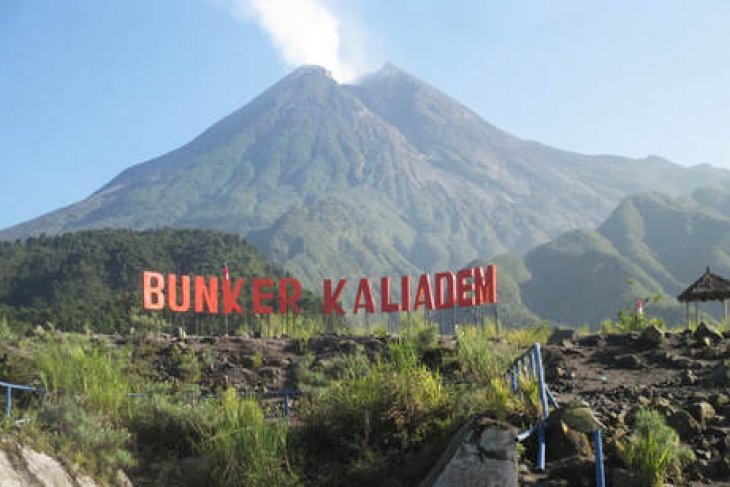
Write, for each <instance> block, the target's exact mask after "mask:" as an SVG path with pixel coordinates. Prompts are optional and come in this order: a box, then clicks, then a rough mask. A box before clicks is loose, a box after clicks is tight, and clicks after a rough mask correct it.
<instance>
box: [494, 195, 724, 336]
mask: <svg viewBox="0 0 730 487" xmlns="http://www.w3.org/2000/svg"><path fill="white" fill-rule="evenodd" d="M728 201H730V190H729V188H728V186H727V185H716V186H711V187H706V188H700V189H698V190H697V191H695V192H694V194H693V196H692V197H691V198H689V197H688V198H671V197H669V196H666V195H662V194H658V193H647V194H640V195H635V196H631V197H628V198H625V199H624V200H623V201H622V202H621V203H620V204H619V206H618V207H617V208H616V210H614V212H613V213H612V214H611V216H610V217H609V218H608V219H607V220H606V221H605V222H604V223H603V224H602V225H601V226H599V227H598V228H597V229H595V230H590V229H583V230H574V231H571V232H568V233H565V234H563V235H561V236H560V237H558V238H556V239H554V240H552V241H551V242H548V243H546V244H544V245H540V246H538V247H536V248H535V249H533V250H532V251H530V252H529V253H528V254H527V255H526V256H525V257H524V259H523V258H520V257H518V256H515V255H503V256H500V257H498V258H496V259H493V262H496V263H497V265H498V267H499V268H500V273H499V275H500V299H501V300H502V305H501V306H502V307H503V311H504V313H503V315H504V316H505V317H509V318H512V319H513V323H514V322H521V321H529V320H530V319H534V318H535V317H536V316H539V317H540V318H542V319H548V320H551V321H555V322H561V323H568V324H573V325H581V324H584V323H589V324H592V325H597V324H598V323H599V322H600V321H602V320H604V319H613V318H616V313H617V311H618V310H619V309H621V308H624V309H627V310H630V309H633V305H634V302H635V300H636V299H637V298H642V299H644V300H647V298H649V297H658V296H661V297H662V299H661V300H660V301H659V302H655V300H653V299H652V300H651V301H652V303H650V305H649V308H648V309H647V311H648V312H650V313H652V314H655V315H658V316H662V317H664V318H666V319H669V320H670V321H673V322H681V321H682V320H683V319H684V307H683V306H682V305H680V304H679V303H678V302H677V301H676V299H675V298H676V296H677V295H678V294H679V292H680V291H682V290H683V289H684V288H685V287H687V286H689V285H690V284H691V283H692V282H694V281H695V280H696V279H697V278H699V277H700V275H701V274H702V273H703V272H704V271H705V268H706V267H708V266H709V267H710V268H711V269H712V271H713V272H716V273H718V274H720V275H723V276H730V211H729V210H730V206H728V204H727V202H728ZM702 309H703V310H704V311H705V312H707V313H709V314H711V315H714V316H715V317H719V316H720V315H721V310H722V308H721V305H720V304H718V303H707V304H705V305H703V307H702Z"/></svg>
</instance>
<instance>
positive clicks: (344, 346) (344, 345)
mask: <svg viewBox="0 0 730 487" xmlns="http://www.w3.org/2000/svg"><path fill="white" fill-rule="evenodd" d="M340 352H342V353H345V354H348V355H354V354H356V353H357V343H356V342H355V340H343V341H342V342H340Z"/></svg>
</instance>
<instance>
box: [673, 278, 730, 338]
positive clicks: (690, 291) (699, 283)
mask: <svg viewBox="0 0 730 487" xmlns="http://www.w3.org/2000/svg"><path fill="white" fill-rule="evenodd" d="M728 299H730V281H729V280H727V279H725V278H724V277H721V276H718V275H717V274H713V273H712V272H710V268H709V267H708V268H707V270H706V271H705V273H704V274H702V276H700V278H699V279H697V280H696V281H695V282H694V283H693V284H692V285H691V286H690V287H688V288H687V289H685V290H684V291H682V293H681V294H680V295H679V296H677V300H678V301H679V302H680V303H684V304H685V310H686V317H687V322H689V303H695V322H696V323H699V321H700V307H699V303H700V302H705V301H720V302H722V308H723V319H724V322H725V324H727V300H728Z"/></svg>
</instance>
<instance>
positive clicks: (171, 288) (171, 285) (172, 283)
mask: <svg viewBox="0 0 730 487" xmlns="http://www.w3.org/2000/svg"><path fill="white" fill-rule="evenodd" d="M180 294H182V303H180V304H177V276H176V275H175V274H168V275H167V307H168V308H170V311H178V312H180V313H184V312H185V311H187V310H189V309H190V276H180Z"/></svg>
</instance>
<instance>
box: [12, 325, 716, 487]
mask: <svg viewBox="0 0 730 487" xmlns="http://www.w3.org/2000/svg"><path fill="white" fill-rule="evenodd" d="M413 331H414V333H412V334H405V335H403V336H401V337H399V338H395V337H386V336H381V337H372V336H369V337H364V336H334V335H329V336H327V335H318V336H313V337H310V338H308V339H302V338H280V339H269V340H262V339H253V338H247V337H206V336H202V337H201V336H188V337H174V336H171V335H165V334H146V335H145V336H121V335H118V334H116V335H112V336H104V335H93V336H91V337H88V336H85V335H82V336H80V335H73V334H61V333H58V332H57V331H53V330H48V329H45V330H44V331H42V332H38V331H36V332H35V333H33V334H31V335H29V336H24V337H18V336H8V335H7V331H5V332H4V333H5V335H3V336H4V339H3V340H2V341H0V367H1V368H2V371H3V375H4V377H5V378H7V379H8V380H13V381H21V380H22V381H23V382H24V383H30V384H33V385H36V386H43V387H45V389H46V391H47V393H46V394H45V396H44V400H43V401H39V400H38V398H37V397H36V396H35V395H33V394H30V393H23V395H21V396H20V397H18V393H17V392H16V400H15V402H14V411H15V412H14V415H15V416H14V417H18V418H26V419H25V420H24V421H20V422H18V423H16V424H8V425H6V427H5V430H4V437H5V438H6V440H8V441H15V442H17V443H18V444H21V445H24V444H27V445H30V446H31V447H33V448H38V449H40V450H41V451H45V452H47V453H52V454H53V456H54V457H56V458H58V459H60V460H61V461H62V462H63V464H64V465H66V466H68V468H69V471H73V472H75V475H85V476H92V477H94V478H97V479H101V480H104V479H109V478H114V477H115V476H116V477H118V476H119V475H120V471H123V472H124V474H125V475H126V476H128V477H129V478H130V479H131V480H132V483H133V484H134V485H240V484H241V483H243V484H245V485H268V486H280V485H281V486H284V485H287V486H293V485H333V484H339V485H342V484H343V483H346V484H347V485H363V486H365V485H375V484H379V483H385V482H387V485H393V486H399V485H404V486H405V485H415V484H417V483H418V482H419V481H420V480H422V479H424V478H425V477H426V474H427V473H428V472H429V470H430V469H431V468H432V467H433V466H434V465H435V463H436V459H437V458H438V456H439V455H440V454H441V453H442V452H443V451H444V450H445V449H446V445H447V444H448V438H449V437H450V436H452V435H454V434H455V433H456V431H457V429H458V428H459V426H460V425H462V424H466V423H468V422H469V421H470V418H474V416H475V415H477V416H478V417H482V418H488V419H490V420H492V421H493V420H497V421H499V422H500V423H502V424H509V425H511V428H512V431H514V432H515V433H516V432H517V431H524V430H525V429H526V428H528V427H529V426H530V425H532V424H534V422H535V418H536V416H535V414H536V411H537V409H536V407H538V406H537V404H538V402H539V400H538V399H537V397H536V396H535V395H534V390H533V389H530V388H529V387H528V388H525V389H520V394H513V393H511V392H510V390H509V386H508V385H507V382H506V379H505V374H504V371H505V370H506V369H507V368H508V367H509V365H510V363H511V362H512V360H513V359H514V358H515V357H516V356H517V355H519V354H520V352H521V351H522V350H524V348H525V347H526V346H528V345H529V344H530V343H531V342H534V341H542V342H543V343H545V342H546V341H547V344H546V345H545V346H544V347H543V363H544V365H545V377H546V380H547V383H548V384H549V386H550V389H551V390H552V392H553V393H554V394H555V396H556V398H557V401H558V403H559V405H560V407H559V408H552V407H551V414H550V418H549V419H548V422H547V428H546V440H547V452H546V453H547V464H546V466H547V470H546V471H545V472H541V471H539V470H538V469H537V468H536V467H535V455H536V452H535V441H534V435H533V437H531V438H528V439H527V441H526V442H525V443H524V448H523V449H521V451H520V453H519V456H518V458H517V461H516V462H515V464H513V466H512V468H513V469H515V470H517V472H519V479H520V485H525V486H527V485H546V482H548V483H547V485H570V486H591V485H594V484H593V482H594V479H595V477H594V463H593V451H592V448H591V445H590V442H589V440H588V435H586V434H585V431H583V430H582V429H578V428H579V426H577V425H576V423H575V422H573V421H570V420H569V419H568V418H569V416H568V413H567V412H566V410H567V409H569V407H570V404H572V403H573V401H574V400H576V399H580V400H585V401H586V402H587V404H588V406H587V407H589V408H590V409H591V410H592V414H595V417H596V419H597V420H598V421H600V423H602V425H603V448H604V453H605V465H606V474H607V480H608V482H609V484H608V485H625V486H627V487H629V486H646V485H651V482H649V479H650V478H654V477H649V476H650V475H657V476H658V477H656V478H659V479H661V480H663V481H669V482H671V483H672V485H694V486H705V485H727V484H722V483H721V482H722V481H724V480H726V479H727V478H728V476H729V475H730V443H729V442H728V438H730V423H729V422H728V418H729V417H730V398H728V396H727V386H728V385H729V384H730V369H729V367H730V348H728V334H727V333H725V334H723V333H721V332H719V331H717V330H715V329H712V328H708V327H699V328H697V329H695V330H685V331H674V332H663V331H661V330H658V329H657V328H654V327H648V328H644V329H643V330H641V331H639V330H635V331H632V332H630V333H620V334H592V335H581V334H578V333H576V332H575V331H573V330H554V331H553V333H552V335H550V336H549V337H548V335H549V333H550V330H549V329H548V328H531V329H529V330H528V329H525V330H520V331H511V332H508V333H505V334H504V335H502V336H501V337H495V336H494V335H493V334H492V333H490V330H488V329H485V328H482V329H469V330H463V331H462V332H460V333H459V335H457V336H456V337H437V336H436V335H435V334H434V332H435V330H433V329H429V328H424V327H418V328H414V330H413ZM71 372H72V373H71ZM285 391H289V393H290V394H293V393H294V392H296V394H297V395H295V396H290V397H289V402H288V403H287V405H286V406H285V405H284V403H283V398H282V396H281V395H280V394H279V395H277V393H282V392H285ZM530 391H533V392H530ZM287 413H288V414H289V416H288V417H287V419H286V420H285V419H284V418H283V416H284V415H286V414H287ZM647 415H649V416H647ZM647 417H648V418H650V419H651V421H653V423H652V424H653V427H654V430H655V431H659V430H661V431H663V432H664V433H665V434H666V435H667V442H666V443H659V444H657V443H656V442H654V443H649V444H642V443H640V442H639V441H640V438H641V434H642V429H641V428H642V426H641V424H646V423H645V422H646V420H647ZM242 424H245V425H246V427H245V428H243V427H241V425H242ZM667 425H668V426H667ZM668 427H669V428H671V429H668ZM249 431H251V433H248V432H249ZM91 432H94V434H91ZM231 435H235V436H231ZM229 437H232V438H234V439H235V441H232V442H229V441H227V439H228V438H229ZM680 442H681V443H680ZM637 445H638V446H639V447H640V448H642V450H640V452H641V454H642V455H644V456H642V457H640V458H639V460H641V461H645V463H637V462H636V461H635V460H632V458H636V457H632V456H631V455H630V454H629V453H627V452H628V451H629V449H630V448H631V447H632V446H633V447H636V446H637ZM16 449H17V448H16ZM5 450H6V451H7V452H8V454H10V453H12V450H8V447H7V445H6V446H5ZM651 455H666V456H667V457H666V458H665V460H664V461H663V462H659V463H650V462H651V459H652V458H655V457H652V456H651ZM0 457H2V455H0ZM480 458H482V456H481V455H472V456H471V458H470V462H472V463H478V462H479V459H480ZM517 464H519V468H518V465H517ZM466 473H467V474H468V472H466ZM515 476H516V475H515ZM467 478H468V477H467ZM566 483H567V484H566ZM449 485H453V484H449ZM479 485H481V484H479Z"/></svg>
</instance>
